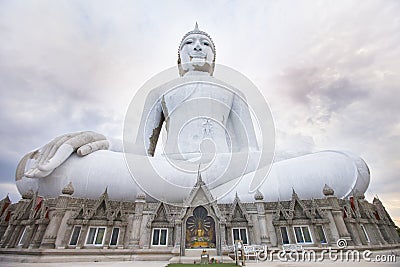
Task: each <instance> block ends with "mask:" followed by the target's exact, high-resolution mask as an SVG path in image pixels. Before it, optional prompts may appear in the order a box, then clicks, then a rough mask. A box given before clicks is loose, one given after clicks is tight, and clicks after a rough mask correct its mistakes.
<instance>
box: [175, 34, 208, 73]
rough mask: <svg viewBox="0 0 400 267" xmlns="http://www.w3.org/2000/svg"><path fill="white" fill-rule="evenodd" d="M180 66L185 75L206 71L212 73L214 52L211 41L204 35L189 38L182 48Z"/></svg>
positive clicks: (193, 35) (192, 35)
mask: <svg viewBox="0 0 400 267" xmlns="http://www.w3.org/2000/svg"><path fill="white" fill-rule="evenodd" d="M179 54H180V64H181V68H182V70H183V71H184V73H186V72H189V71H193V70H194V71H204V72H208V73H210V74H211V73H212V70H213V61H214V50H213V47H212V42H211V40H210V39H209V38H208V37H207V36H205V35H203V34H191V35H189V36H187V37H186V38H185V39H184V40H183V42H182V46H181V47H180V51H179Z"/></svg>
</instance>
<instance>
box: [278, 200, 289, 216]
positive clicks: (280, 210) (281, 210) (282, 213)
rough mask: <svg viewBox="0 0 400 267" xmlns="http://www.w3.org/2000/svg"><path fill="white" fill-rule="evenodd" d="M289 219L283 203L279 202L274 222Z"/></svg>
mask: <svg viewBox="0 0 400 267" xmlns="http://www.w3.org/2000/svg"><path fill="white" fill-rule="evenodd" d="M289 219H290V217H289V214H288V213H287V212H286V210H285V208H284V207H283V205H282V203H281V202H280V201H279V200H278V204H277V205H276V209H275V214H274V221H284V220H289Z"/></svg>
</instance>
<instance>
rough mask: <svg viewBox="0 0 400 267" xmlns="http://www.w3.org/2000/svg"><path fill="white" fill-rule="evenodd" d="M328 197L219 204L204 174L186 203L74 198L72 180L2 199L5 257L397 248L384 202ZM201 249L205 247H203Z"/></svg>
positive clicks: (161, 256)
mask: <svg viewBox="0 0 400 267" xmlns="http://www.w3.org/2000/svg"><path fill="white" fill-rule="evenodd" d="M321 190H323V194H324V195H325V197H324V198H321V199H301V198H300V197H299V196H298V195H297V194H296V192H295V189H293V193H292V198H291V200H289V201H279V200H278V201H275V202H267V201H264V196H263V195H262V194H261V193H260V192H256V193H255V194H254V201H253V202H250V203H249V202H242V201H241V199H240V196H238V195H236V198H235V199H234V201H233V202H232V203H218V202H217V201H215V200H214V196H212V194H211V193H210V191H209V190H208V188H207V186H206V185H205V183H204V182H203V181H202V178H201V175H198V181H197V183H196V185H195V186H194V188H193V189H192V191H191V193H190V195H189V197H188V198H187V199H186V200H185V202H184V203H177V205H172V204H166V203H163V202H157V201H156V202H149V201H146V195H145V194H143V193H141V194H138V195H137V197H136V200H135V201H116V200H110V199H109V197H108V193H107V188H105V191H104V193H103V194H102V195H100V196H99V198H97V199H82V198H76V197H74V187H73V185H72V184H71V183H70V184H68V185H66V186H65V187H64V189H63V190H62V192H60V195H59V197H57V198H50V199H44V198H43V197H41V196H39V195H37V194H35V193H34V192H32V191H31V192H29V193H26V194H24V195H23V197H22V199H21V200H20V201H19V202H18V203H11V201H10V199H9V198H8V197H6V198H4V199H3V200H1V201H0V211H1V217H0V238H1V241H0V246H1V249H0V259H2V260H7V259H8V260H11V258H13V260H15V259H16V258H15V257H16V256H18V257H17V259H24V261H31V262H34V261H41V260H42V261H49V260H52V261H57V260H61V259H63V260H65V256H68V260H71V261H74V260H75V261H78V260H85V261H90V260H94V259H96V260H110V259H115V260H155V259H157V260H173V259H176V258H177V257H181V256H184V255H192V254H193V252H198V251H199V249H200V250H202V249H207V251H209V253H210V254H212V255H216V256H221V257H223V256H224V255H225V258H226V255H228V253H229V249H230V247H231V246H232V245H233V244H234V241H235V240H242V241H243V243H244V244H248V245H265V246H266V247H267V248H268V249H274V248H275V249H281V248H282V245H285V244H296V245H302V247H304V248H312V249H317V250H318V249H323V248H327V247H337V244H336V242H337V241H338V240H339V239H345V240H346V241H347V244H348V246H349V247H353V248H357V249H385V248H398V247H399V246H400V237H399V235H398V233H397V232H396V226H395V224H394V222H393V221H392V219H391V218H390V216H389V214H388V213H387V211H386V209H385V207H384V206H383V204H382V202H381V201H380V200H379V199H378V198H375V199H374V200H373V202H372V203H369V202H368V201H367V200H365V199H364V196H363V195H362V194H359V193H357V192H355V193H354V195H353V196H352V197H350V198H348V199H339V198H337V197H335V193H334V190H333V189H332V188H330V187H328V186H325V187H324V188H321ZM198 253H200V252H198Z"/></svg>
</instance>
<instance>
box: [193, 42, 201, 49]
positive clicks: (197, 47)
mask: <svg viewBox="0 0 400 267" xmlns="http://www.w3.org/2000/svg"><path fill="white" fill-rule="evenodd" d="M194 50H195V51H201V45H200V42H196V45H195V46H194Z"/></svg>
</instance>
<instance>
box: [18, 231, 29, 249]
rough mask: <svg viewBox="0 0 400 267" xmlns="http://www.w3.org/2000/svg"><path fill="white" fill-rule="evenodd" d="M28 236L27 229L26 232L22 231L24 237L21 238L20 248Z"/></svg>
mask: <svg viewBox="0 0 400 267" xmlns="http://www.w3.org/2000/svg"><path fill="white" fill-rule="evenodd" d="M27 236H28V233H27V230H26V227H25V228H24V230H23V231H22V235H21V237H20V239H19V241H18V246H23V245H24V243H25V241H26V238H27Z"/></svg>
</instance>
